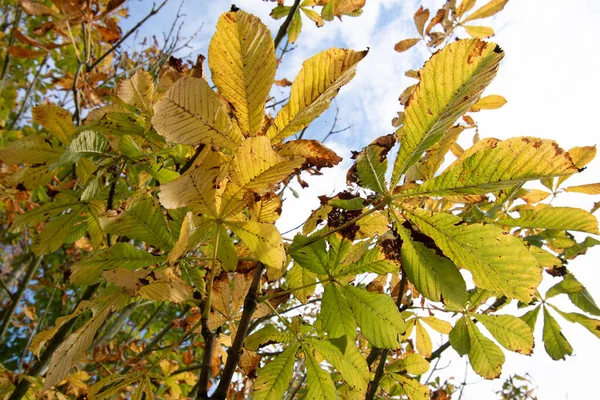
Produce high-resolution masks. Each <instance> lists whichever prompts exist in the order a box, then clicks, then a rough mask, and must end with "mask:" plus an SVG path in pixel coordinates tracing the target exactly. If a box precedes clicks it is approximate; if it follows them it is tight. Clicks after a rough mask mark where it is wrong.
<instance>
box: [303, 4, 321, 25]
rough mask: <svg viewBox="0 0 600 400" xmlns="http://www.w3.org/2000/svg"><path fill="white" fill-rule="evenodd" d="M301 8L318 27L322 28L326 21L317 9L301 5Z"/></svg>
mask: <svg viewBox="0 0 600 400" xmlns="http://www.w3.org/2000/svg"><path fill="white" fill-rule="evenodd" d="M300 10H302V12H303V13H304V15H306V16H307V17H308V18H310V20H311V21H313V22H314V23H315V24H316V25H317V27H319V28H320V27H322V26H323V25H325V21H323V18H322V17H321V16H320V15H319V13H317V12H316V11H314V10H311V9H310V8H306V7H300Z"/></svg>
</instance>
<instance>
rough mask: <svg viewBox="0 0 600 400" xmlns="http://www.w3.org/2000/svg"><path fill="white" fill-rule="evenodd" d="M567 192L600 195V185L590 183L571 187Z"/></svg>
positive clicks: (566, 189)
mask: <svg viewBox="0 0 600 400" xmlns="http://www.w3.org/2000/svg"><path fill="white" fill-rule="evenodd" d="M564 190H565V192H575V193H585V194H600V183H588V184H587V185H578V186H569V187H567V188H565V189H564Z"/></svg>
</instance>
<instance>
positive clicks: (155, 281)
mask: <svg viewBox="0 0 600 400" xmlns="http://www.w3.org/2000/svg"><path fill="white" fill-rule="evenodd" d="M102 275H103V276H104V279H106V280H107V281H108V282H112V283H114V284H115V285H117V286H119V287H120V288H122V289H123V290H125V291H126V292H127V293H128V294H129V295H130V296H132V297H135V296H140V297H142V298H144V299H148V300H158V301H170V302H173V303H182V302H184V301H187V300H191V299H193V297H192V291H193V290H192V287H191V286H189V285H188V284H186V283H185V282H184V281H183V280H182V279H181V278H179V277H178V276H177V275H175V273H174V272H173V270H172V269H171V268H166V269H163V270H161V271H158V270H143V269H141V270H137V271H129V270H126V269H124V268H116V269H111V270H108V271H104V272H103V273H102Z"/></svg>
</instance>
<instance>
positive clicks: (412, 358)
mask: <svg viewBox="0 0 600 400" xmlns="http://www.w3.org/2000/svg"><path fill="white" fill-rule="evenodd" d="M385 370H386V372H403V371H406V373H408V374H411V375H423V374H424V373H426V372H427V371H429V362H428V361H427V360H425V359H424V358H423V357H422V356H421V355H419V354H417V353H405V354H403V355H402V357H400V360H398V361H396V362H393V363H391V364H389V365H388V366H387V367H386V368H385Z"/></svg>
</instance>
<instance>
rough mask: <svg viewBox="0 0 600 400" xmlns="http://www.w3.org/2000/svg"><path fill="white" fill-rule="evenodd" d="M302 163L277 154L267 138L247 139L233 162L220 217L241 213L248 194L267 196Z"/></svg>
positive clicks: (302, 161) (236, 153)
mask: <svg viewBox="0 0 600 400" xmlns="http://www.w3.org/2000/svg"><path fill="white" fill-rule="evenodd" d="M303 163H304V158H302V157H293V158H291V159H288V158H286V157H283V156H280V155H279V154H277V153H276V152H275V151H274V150H273V148H272V147H271V143H270V142H269V139H268V138H267V137H265V136H257V137H253V138H248V139H246V140H245V141H244V142H243V143H242V144H241V145H240V147H239V148H238V150H237V151H236V152H235V154H234V156H233V159H232V161H231V165H230V182H229V183H228V184H227V188H226V189H225V192H224V193H223V202H222V204H221V212H220V214H221V217H227V216H230V215H233V214H234V213H236V212H239V209H238V207H239V205H240V203H241V201H242V200H243V197H244V195H245V194H246V193H248V192H252V193H258V194H264V193H267V192H268V191H270V190H271V189H272V188H273V187H274V186H275V185H277V184H279V183H280V182H281V181H282V180H283V179H285V178H287V177H288V176H290V175H291V174H293V173H294V172H295V171H296V170H298V168H300V166H301V165H302V164H303Z"/></svg>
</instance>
